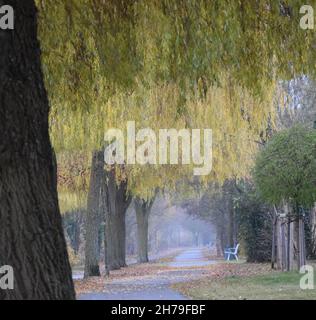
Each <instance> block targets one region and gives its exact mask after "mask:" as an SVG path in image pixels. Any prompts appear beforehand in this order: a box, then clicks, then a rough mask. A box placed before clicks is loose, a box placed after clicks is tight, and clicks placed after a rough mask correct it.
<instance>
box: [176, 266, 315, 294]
mask: <svg viewBox="0 0 316 320" xmlns="http://www.w3.org/2000/svg"><path fill="white" fill-rule="evenodd" d="M301 276H302V275H301V274H299V273H297V272H272V273H269V274H266V275H257V276H249V277H247V276H229V277H225V278H222V279H212V278H208V279H203V281H201V280H199V281H194V282H190V283H181V284H177V285H175V288H176V289H177V290H179V291H180V292H182V293H183V294H185V295H186V296H188V297H190V298H192V299H203V300H232V299H233V300H246V299H249V300H256V299H257V300H270V299H272V300H284V299H286V300H290V299H292V300H293V299H294V300H296V299H313V300H316V282H315V279H314V282H315V289H313V290H301V289H300V286H299V284H300V279H301Z"/></svg>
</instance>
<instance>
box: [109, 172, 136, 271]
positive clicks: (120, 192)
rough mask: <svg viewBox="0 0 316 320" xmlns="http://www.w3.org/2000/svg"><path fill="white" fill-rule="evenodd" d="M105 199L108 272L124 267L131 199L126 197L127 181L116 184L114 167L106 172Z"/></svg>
mask: <svg viewBox="0 0 316 320" xmlns="http://www.w3.org/2000/svg"><path fill="white" fill-rule="evenodd" d="M106 197H107V199H106V202H107V217H106V219H108V220H107V221H108V222H107V227H106V231H105V233H106V234H105V236H106V237H107V238H106V240H107V246H108V264H109V269H110V270H116V269H119V268H120V267H125V266H126V261H125V253H126V249H125V246H126V231H125V216H126V210H127V208H128V206H129V205H130V202H131V197H130V196H128V195H127V180H122V181H120V183H119V184H118V183H117V181H116V176H115V167H112V168H111V169H110V170H108V171H106Z"/></svg>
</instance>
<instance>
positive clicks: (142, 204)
mask: <svg viewBox="0 0 316 320" xmlns="http://www.w3.org/2000/svg"><path fill="white" fill-rule="evenodd" d="M154 200H155V198H153V199H150V200H147V201H146V200H143V199H141V198H139V197H136V198H135V200H134V205H135V211H136V221H137V245H138V246H137V248H138V251H137V252H138V262H139V263H146V262H148V261H149V259H148V219H149V214H150V211H151V208H152V205H153V203H154Z"/></svg>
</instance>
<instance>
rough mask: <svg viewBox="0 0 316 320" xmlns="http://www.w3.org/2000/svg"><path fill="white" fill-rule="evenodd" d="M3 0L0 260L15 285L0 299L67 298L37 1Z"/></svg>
mask: <svg viewBox="0 0 316 320" xmlns="http://www.w3.org/2000/svg"><path fill="white" fill-rule="evenodd" d="M0 4H4V3H2V1H0ZM5 4H8V5H11V6H12V7H13V8H14V10H15V11H14V12H15V29H14V30H12V31H8V30H2V31H1V30H0V43H1V45H0V136H1V139H0V221H1V222H2V225H1V229H0V243H1V246H0V265H10V266H12V267H13V269H14V289H13V290H0V299H55V300H56V299H74V298H75V292H74V287H73V282H72V276H71V268H70V265H69V261H68V255H67V250H66V242H65V238H64V234H63V228H62V221H61V216H60V212H59V207H58V198H57V180H56V176H57V174H56V166H55V165H54V157H53V152H52V148H51V144H50V139H49V134H48V114H49V104H48V100H47V94H46V91H45V88H44V82H43V75H42V71H41V62H40V47H39V42H38V40H37V17H36V8H35V4H34V1H33V0H23V1H20V0H7V1H5Z"/></svg>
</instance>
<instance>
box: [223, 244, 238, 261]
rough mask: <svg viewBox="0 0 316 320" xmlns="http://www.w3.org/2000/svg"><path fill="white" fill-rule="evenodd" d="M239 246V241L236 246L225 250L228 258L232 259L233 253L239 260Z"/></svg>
mask: <svg viewBox="0 0 316 320" xmlns="http://www.w3.org/2000/svg"><path fill="white" fill-rule="evenodd" d="M238 248H239V243H237V245H236V247H234V248H228V249H226V250H225V251H224V254H225V255H227V258H226V260H227V261H229V260H230V256H231V255H233V256H234V257H235V259H236V260H237V261H238Z"/></svg>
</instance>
